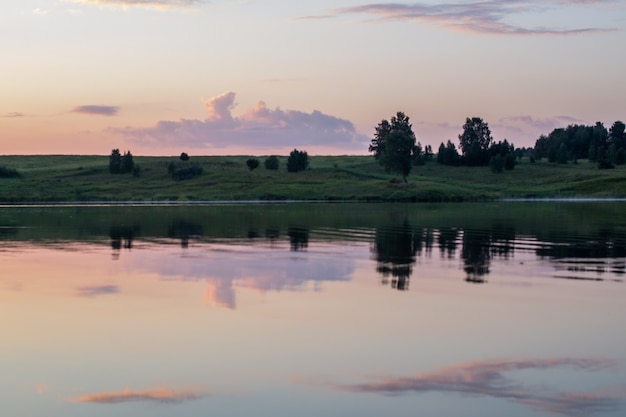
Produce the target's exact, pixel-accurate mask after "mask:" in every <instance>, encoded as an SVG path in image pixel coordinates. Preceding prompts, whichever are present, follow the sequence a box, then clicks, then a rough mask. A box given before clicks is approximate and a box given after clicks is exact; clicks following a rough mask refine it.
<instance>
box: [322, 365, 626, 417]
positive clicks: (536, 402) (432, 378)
mask: <svg viewBox="0 0 626 417" xmlns="http://www.w3.org/2000/svg"><path fill="white" fill-rule="evenodd" d="M615 365H616V363H615V362H614V361H610V360H607V359H596V358H578V359H577V358H555V359H529V360H493V361H481V362H472V363H467V364H459V365H455V366H451V367H447V368H443V369H439V370H437V371H434V372H431V373H427V374H422V375H417V376H408V377H381V378H378V379H377V380H376V381H373V382H365V383H360V384H345V385H342V384H330V388H332V389H335V390H340V391H350V392H365V393H380V394H387V395H400V394H403V393H407V392H420V393H421V392H456V393H463V394H473V395H483V396H488V397H494V398H502V399H507V400H510V401H515V402H518V403H521V404H525V405H527V406H530V407H532V408H533V409H537V410H540V411H544V412H549V413H556V414H562V415H566V416H572V417H585V416H591V415H593V414H595V413H598V412H605V411H615V410H617V409H618V408H619V406H620V404H621V403H622V401H623V400H624V398H625V396H626V395H625V394H624V389H621V388H620V390H621V394H620V390H617V389H615V390H613V391H614V392H613V391H612V390H599V391H595V392H589V393H551V392H549V390H547V389H545V387H542V388H540V389H539V388H530V387H526V386H523V385H522V384H519V383H517V382H515V381H514V380H513V379H511V378H509V376H508V374H505V373H508V372H511V371H522V370H530V369H535V370H550V369H553V368H557V367H559V368H560V367H567V368H570V369H574V370H579V371H589V372H593V371H599V370H603V369H607V368H611V367H614V366H615ZM622 388H623V387H622Z"/></svg>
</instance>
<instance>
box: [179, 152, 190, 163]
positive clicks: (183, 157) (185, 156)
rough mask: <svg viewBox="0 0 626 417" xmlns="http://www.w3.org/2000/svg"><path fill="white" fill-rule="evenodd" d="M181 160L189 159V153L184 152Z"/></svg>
mask: <svg viewBox="0 0 626 417" xmlns="http://www.w3.org/2000/svg"><path fill="white" fill-rule="evenodd" d="M180 160H181V161H189V155H187V152H182V153H181V154H180Z"/></svg>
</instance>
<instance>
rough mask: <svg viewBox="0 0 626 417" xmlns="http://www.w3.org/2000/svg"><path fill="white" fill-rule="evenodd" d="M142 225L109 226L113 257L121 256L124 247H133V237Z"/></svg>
mask: <svg viewBox="0 0 626 417" xmlns="http://www.w3.org/2000/svg"><path fill="white" fill-rule="evenodd" d="M139 230H140V227H139V226H137V225H133V226H126V225H114V226H111V227H110V228H109V237H110V238H111V249H113V251H114V252H113V258H114V259H117V258H118V257H119V251H120V250H121V249H122V248H124V249H132V247H133V239H135V237H136V236H137V235H138V234H139Z"/></svg>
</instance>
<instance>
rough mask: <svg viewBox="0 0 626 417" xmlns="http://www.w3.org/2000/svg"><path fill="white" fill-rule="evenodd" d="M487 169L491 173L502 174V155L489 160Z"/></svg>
mask: <svg viewBox="0 0 626 417" xmlns="http://www.w3.org/2000/svg"><path fill="white" fill-rule="evenodd" d="M489 167H490V168H491V172H495V173H500V172H502V171H503V170H504V158H502V155H500V154H497V155H494V156H492V157H491V159H490V160H489Z"/></svg>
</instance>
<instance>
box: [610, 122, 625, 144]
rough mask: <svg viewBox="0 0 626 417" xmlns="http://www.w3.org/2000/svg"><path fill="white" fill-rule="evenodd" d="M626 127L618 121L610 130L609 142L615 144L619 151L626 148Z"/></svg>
mask: <svg viewBox="0 0 626 417" xmlns="http://www.w3.org/2000/svg"><path fill="white" fill-rule="evenodd" d="M625 131H626V125H625V124H624V122H622V121H620V120H618V121H616V122H614V123H613V125H612V126H611V128H610V129H609V142H611V143H614V144H615V147H616V148H617V149H619V148H624V147H626V133H625Z"/></svg>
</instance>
